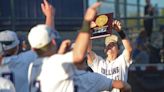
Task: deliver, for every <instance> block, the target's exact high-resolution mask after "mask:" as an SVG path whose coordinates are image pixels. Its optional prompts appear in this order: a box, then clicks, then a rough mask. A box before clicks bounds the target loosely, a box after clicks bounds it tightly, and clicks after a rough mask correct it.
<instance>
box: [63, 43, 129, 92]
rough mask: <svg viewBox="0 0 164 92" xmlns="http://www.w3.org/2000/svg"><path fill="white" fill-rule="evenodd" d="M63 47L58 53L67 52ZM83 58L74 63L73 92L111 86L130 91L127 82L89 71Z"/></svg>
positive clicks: (122, 91) (124, 91)
mask: <svg viewBox="0 0 164 92" xmlns="http://www.w3.org/2000/svg"><path fill="white" fill-rule="evenodd" d="M65 48H66V46H65ZM65 48H63V51H64V52H63V53H60V54H64V53H66V52H67V50H66V49H65ZM85 58H86V57H85ZM85 58H84V60H83V61H82V62H81V63H78V64H75V66H76V68H77V69H75V76H74V78H73V79H74V83H75V84H74V85H75V92H100V91H105V90H107V91H111V90H112V89H113V88H118V89H120V90H121V92H131V87H130V86H129V84H128V83H126V82H125V83H124V82H122V81H120V80H112V79H110V78H107V77H105V76H103V75H101V74H98V73H93V71H90V69H88V65H87V62H86V61H85Z"/></svg>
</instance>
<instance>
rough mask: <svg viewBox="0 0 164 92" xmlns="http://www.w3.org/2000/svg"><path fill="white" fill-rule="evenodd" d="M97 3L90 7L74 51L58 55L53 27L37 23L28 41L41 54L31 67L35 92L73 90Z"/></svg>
mask: <svg viewBox="0 0 164 92" xmlns="http://www.w3.org/2000/svg"><path fill="white" fill-rule="evenodd" d="M98 6H99V3H96V4H94V5H93V6H92V7H90V8H88V10H87V12H86V14H85V16H84V22H83V26H82V28H81V30H80V32H79V34H78V36H77V39H76V41H75V46H74V48H73V51H72V52H68V53H65V54H64V55H63V54H57V44H56V40H55V36H54V35H53V34H52V30H51V28H49V27H48V26H46V25H38V26H35V27H34V28H32V29H31V31H30V33H29V35H28V40H29V43H30V45H31V47H32V48H33V49H34V50H35V51H36V52H37V54H38V55H39V58H38V59H37V60H36V61H34V62H33V63H32V64H31V66H30V68H29V82H30V89H31V91H32V92H35V91H41V92H74V83H73V78H74V71H75V69H74V63H81V61H82V59H83V58H84V56H85V54H86V51H87V47H88V43H89V39H90V32H89V29H90V27H89V26H90V22H91V21H92V20H93V18H94V17H95V15H96V8H97V7H98ZM30 71H31V72H30Z"/></svg>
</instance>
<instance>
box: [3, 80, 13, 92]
mask: <svg viewBox="0 0 164 92" xmlns="http://www.w3.org/2000/svg"><path fill="white" fill-rule="evenodd" d="M0 92H16V91H15V88H14V85H13V84H12V82H10V81H9V80H7V79H5V78H2V77H0Z"/></svg>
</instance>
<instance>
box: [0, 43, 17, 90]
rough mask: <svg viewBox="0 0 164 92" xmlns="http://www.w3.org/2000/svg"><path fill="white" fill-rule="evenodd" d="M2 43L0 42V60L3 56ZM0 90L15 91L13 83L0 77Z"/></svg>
mask: <svg viewBox="0 0 164 92" xmlns="http://www.w3.org/2000/svg"><path fill="white" fill-rule="evenodd" d="M2 49H3V48H2V44H1V43H0V61H1V59H2V58H3V57H2V55H3V50H2ZM0 75H1V67H0ZM0 92H15V88H14V85H13V84H12V82H11V81H10V80H8V79H5V78H3V77H0Z"/></svg>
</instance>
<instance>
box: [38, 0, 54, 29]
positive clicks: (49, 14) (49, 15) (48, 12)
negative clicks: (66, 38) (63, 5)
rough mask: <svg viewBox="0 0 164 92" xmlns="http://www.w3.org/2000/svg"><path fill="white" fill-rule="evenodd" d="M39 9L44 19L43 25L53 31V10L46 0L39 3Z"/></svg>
mask: <svg viewBox="0 0 164 92" xmlns="http://www.w3.org/2000/svg"><path fill="white" fill-rule="evenodd" d="M41 9H42V12H43V14H44V15H45V17H46V21H45V24H46V25H48V26H49V27H51V28H52V29H53V30H55V26H54V25H55V23H54V17H55V8H54V7H53V6H52V5H51V4H50V3H48V1H47V0H43V3H41Z"/></svg>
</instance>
